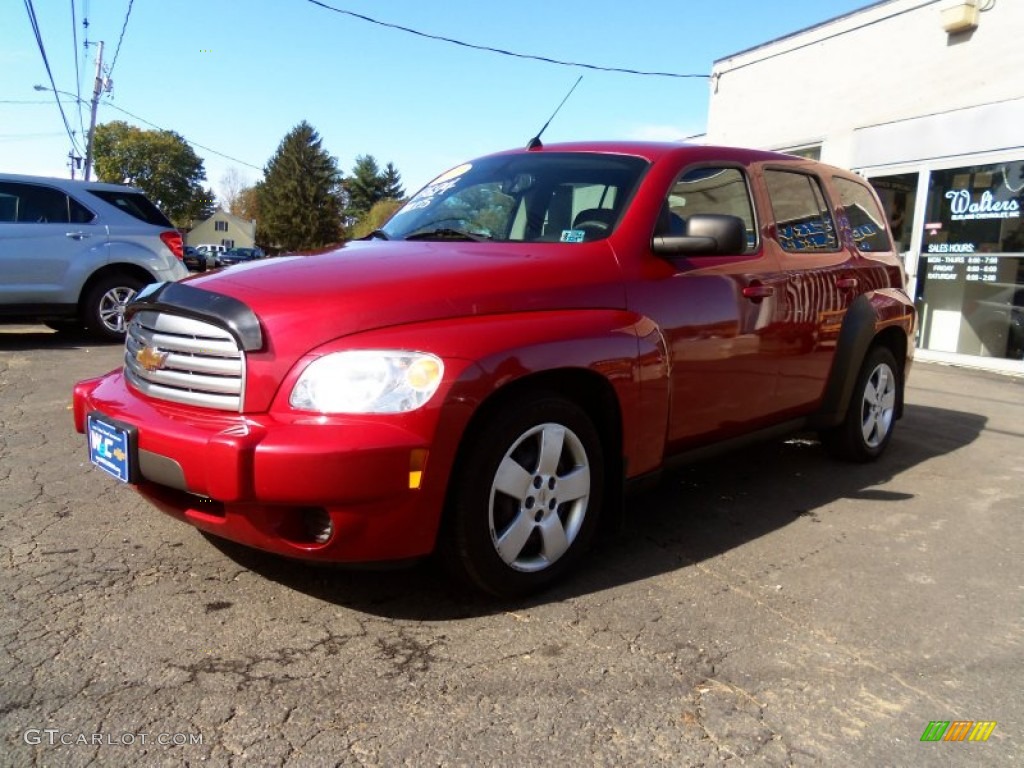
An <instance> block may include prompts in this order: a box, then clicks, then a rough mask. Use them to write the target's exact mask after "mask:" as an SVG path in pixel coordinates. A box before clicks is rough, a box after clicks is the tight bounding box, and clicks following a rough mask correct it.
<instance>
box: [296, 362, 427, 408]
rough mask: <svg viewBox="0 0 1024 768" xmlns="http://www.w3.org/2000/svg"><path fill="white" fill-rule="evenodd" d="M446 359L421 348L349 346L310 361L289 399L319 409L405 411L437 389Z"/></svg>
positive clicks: (421, 403) (417, 406)
mask: <svg viewBox="0 0 1024 768" xmlns="http://www.w3.org/2000/svg"><path fill="white" fill-rule="evenodd" d="M443 375H444V363H442V362H441V360H440V358H437V357H435V356H434V355H428V354H426V353H425V352H406V351H402V350H352V351H348V352H334V353H332V354H330V355H324V356H323V357H321V358H319V359H317V360H314V361H313V362H312V363H310V364H309V365H308V366H307V367H306V370H304V371H303V372H302V375H301V376H299V380H298V381H297V382H295V386H294V387H293V388H292V394H291V396H290V397H289V398H288V403H289V405H291V407H292V408H296V409H298V410H301V411H319V412H321V413H405V412H406V411H412V410H415V409H416V408H419V407H420V406H421V405H423V404H424V403H425V402H427V401H428V400H429V399H430V398H431V397H432V396H433V395H434V393H435V392H436V391H437V388H438V386H439V385H440V384H441V377H442V376H443Z"/></svg>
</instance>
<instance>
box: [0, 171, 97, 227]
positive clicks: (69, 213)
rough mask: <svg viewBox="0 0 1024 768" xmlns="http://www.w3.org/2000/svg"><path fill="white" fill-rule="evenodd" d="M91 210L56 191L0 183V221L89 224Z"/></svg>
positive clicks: (50, 188)
mask: <svg viewBox="0 0 1024 768" xmlns="http://www.w3.org/2000/svg"><path fill="white" fill-rule="evenodd" d="M94 218H95V216H94V215H93V213H92V211H90V210H88V209H87V208H86V207H85V206H83V205H81V204H79V203H78V202H77V201H75V200H73V199H72V198H70V197H68V196H67V195H66V194H64V193H63V192H61V191H60V190H59V189H54V188H53V187H44V186H41V185H39V184H20V183H17V182H8V181H4V182H0V221H6V222H10V223H20V224H68V223H72V224H88V223H89V222H90V221H92V220H93V219H94Z"/></svg>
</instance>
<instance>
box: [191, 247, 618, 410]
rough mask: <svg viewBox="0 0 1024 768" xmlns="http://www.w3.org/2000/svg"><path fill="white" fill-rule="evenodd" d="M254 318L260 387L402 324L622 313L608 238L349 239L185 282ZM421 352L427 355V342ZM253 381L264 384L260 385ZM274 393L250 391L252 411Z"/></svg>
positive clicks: (254, 372)
mask: <svg viewBox="0 0 1024 768" xmlns="http://www.w3.org/2000/svg"><path fill="white" fill-rule="evenodd" d="M187 282H188V284H189V285H190V286H192V287H194V288H201V289H205V290H209V291H213V292H216V293H219V294H223V295H226V296H230V297H232V298H234V299H237V300H239V301H241V302H243V303H244V304H246V305H247V306H248V307H249V308H250V309H251V310H252V311H253V312H255V314H256V315H257V317H258V318H259V321H260V326H261V327H262V329H263V338H264V348H263V350H262V351H261V352H259V353H255V354H251V355H250V356H249V358H248V359H249V374H250V375H249V382H250V385H254V386H255V388H256V389H258V390H266V389H267V388H268V387H269V386H270V384H271V382H274V383H275V386H276V384H277V383H279V382H280V381H281V379H282V378H283V377H284V375H285V374H286V373H287V371H288V369H289V368H290V367H291V366H292V365H293V364H294V363H295V361H296V360H297V359H298V358H299V357H301V356H302V355H304V354H306V353H307V352H309V351H310V350H312V349H315V348H316V347H318V346H320V345H322V344H325V343H327V342H329V341H332V340H334V339H337V338H340V337H343V336H347V335H351V334H354V333H359V332H362V331H369V330H374V329H378V328H386V327H390V326H395V325H401V324H405V323H419V322H424V321H429V320H441V319H447V318H453V317H465V316H473V315H488V314H502V313H509V312H532V311H543V310H554V309H572V308H598V307H600V308H621V307H623V306H624V305H625V294H624V289H623V287H622V281H621V275H620V272H619V268H618V264H617V261H616V259H615V256H614V253H613V251H612V249H611V246H610V244H609V242H608V241H607V240H603V241H597V242H593V243H578V244H572V245H569V246H568V247H567V245H566V244H561V243H470V242H466V243H464V242H456V243H452V242H450V241H449V242H383V241H370V242H355V243H350V244H347V245H345V246H343V247H342V248H339V249H337V250H334V251H330V252H328V253H323V254H318V255H314V256H290V257H283V258H274V259H264V260H260V261H256V262H249V263H246V264H240V265H237V266H232V267H228V268H226V269H222V270H219V271H217V272H212V273H207V274H203V275H199V276H196V277H192V278H189V279H188V280H187ZM419 346H420V348H422V349H429V343H428V341H427V340H424V341H423V343H422V344H421V345H419ZM257 382H263V383H262V385H260V384H258V383H257ZM272 396H273V392H267V391H262V392H256V391H253V386H251V387H250V390H249V391H248V393H247V406H248V408H250V409H260V408H265V407H266V406H267V405H268V404H269V399H270V397H272Z"/></svg>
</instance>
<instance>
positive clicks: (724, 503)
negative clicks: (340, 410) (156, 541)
mask: <svg viewBox="0 0 1024 768" xmlns="http://www.w3.org/2000/svg"><path fill="white" fill-rule="evenodd" d="M985 423H986V418H985V417H983V416H979V415H976V414H971V413H962V412H958V411H951V410H946V409H941V408H932V407H927V406H920V405H909V404H908V405H907V406H906V413H905V416H904V418H903V420H902V421H901V422H900V423H899V425H898V427H897V430H896V433H895V435H894V436H893V440H892V443H891V444H890V445H889V448H888V451H887V452H886V454H885V456H884V457H883V458H882V459H881V460H879V461H878V462H875V463H873V464H848V463H843V462H838V461H835V460H832V459H830V458H829V457H828V456H826V455H825V453H824V451H823V450H822V449H821V446H820V445H819V444H818V443H817V441H816V440H813V439H811V438H809V437H806V436H797V437H793V438H790V439H788V440H786V441H782V442H772V443H765V444H762V445H759V446H753V447H751V448H748V449H745V450H743V451H739V452H736V453H732V454H728V455H725V456H721V457H719V458H717V459H715V460H713V461H707V462H702V463H699V464H693V465H691V466H688V467H686V468H684V469H682V470H680V471H678V472H675V473H672V474H671V475H667V476H666V477H665V478H664V480H663V481H662V483H661V484H660V485H659V486H658V487H657V488H656V489H654V490H651V491H649V492H646V493H643V494H641V495H636V496H631V497H630V498H628V499H627V501H626V509H625V515H624V522H623V524H622V526H621V528H620V529H618V530H617V531H616V532H615V535H614V536H613V537H607V538H609V539H614V541H610V540H606V541H603V542H601V543H599V544H598V545H597V546H596V547H595V550H594V551H592V552H591V553H590V554H589V556H588V558H587V559H586V560H585V562H584V563H583V564H582V567H581V568H579V569H578V570H577V571H576V572H574V573H573V574H571V575H570V576H569V578H568V579H566V580H565V581H564V582H563V583H560V584H558V585H556V586H555V587H553V588H552V589H550V590H548V591H546V592H544V593H542V594H540V595H536V596H534V597H532V598H530V599H528V600H520V601H515V602H508V601H496V600H491V599H488V598H485V597H480V596H477V595H475V594H472V593H470V591H469V590H468V589H467V588H465V587H463V586H461V585H458V584H455V583H454V582H453V581H451V580H450V579H448V578H447V577H446V576H445V575H444V573H443V571H442V569H441V568H440V567H439V566H438V565H437V564H436V563H435V562H434V561H425V562H423V563H420V564H418V565H416V566H413V567H411V568H403V569H397V570H388V571H369V570H351V569H343V568H324V567H322V566H311V565H309V564H306V563H302V562H297V561H291V560H286V559H283V558H279V557H276V556H273V555H268V554H266V553H262V552H258V551H255V550H251V549H248V548H245V547H242V546H239V545H236V544H233V543H231V542H227V541H223V540H219V539H216V538H214V537H209V540H210V541H211V542H212V543H213V544H214V545H215V546H216V547H217V548H218V549H220V550H221V551H222V552H224V553H225V554H226V555H227V556H228V557H230V558H231V559H232V560H234V561H235V562H237V563H238V564H240V565H242V566H243V567H245V568H248V569H250V570H252V571H254V572H256V573H258V574H260V575H261V576H263V577H264V578H267V579H269V580H271V581H274V582H277V583H279V584H282V585H284V586H286V587H288V588H290V589H295V590H298V591H300V592H303V593H305V594H308V595H310V596H312V597H316V598H318V599H321V600H324V601H325V602H328V603H332V604H335V605H339V606H345V607H347V608H351V609H353V610H359V611H363V612H366V613H370V614H374V615H379V616H384V617H390V618H401V619H411V620H420V621H442V620H453V619H460V618H470V617H476V616H484V615H488V614H494V613H502V612H505V611H508V610H512V609H522V608H527V607H529V606H531V605H538V604H544V603H549V602H555V601H559V600H563V599H565V598H571V597H576V596H579V595H584V594H590V593H594V592H599V591H602V590H606V589H611V588H614V587H618V586H621V585H624V584H628V583H631V582H635V581H639V580H642V579H647V578H650V577H652V576H656V575H658V574H661V573H666V572H668V571H672V570H677V569H683V568H687V567H690V566H692V565H693V564H695V563H698V562H701V561H703V560H706V559H708V558H712V557H715V556H716V555H719V554H721V553H723V552H726V551H728V550H730V549H733V548H735V547H738V546H741V545H742V544H744V543H746V542H748V541H751V540H754V539H757V538H759V537H761V536H765V535H768V534H770V533H771V532H772V531H775V530H777V529H780V528H782V527H784V526H786V525H789V524H790V523H791V522H793V521H794V520H796V519H797V518H800V517H810V518H811V519H812V520H813V519H816V518H817V515H818V512H817V511H818V510H822V509H823V508H825V507H827V506H828V505H829V504H831V503H834V502H836V501H838V500H840V499H861V500H869V501H873V502H876V503H878V504H891V505H898V504H900V502H902V501H905V500H907V499H910V498H913V494H908V493H899V492H893V491H888V490H883V489H879V488H877V486H879V485H882V484H885V483H886V482H888V481H890V480H891V479H892V478H893V477H895V476H897V475H899V474H900V473H901V472H904V471H905V470H907V469H909V468H911V467H914V466H916V465H918V464H921V463H923V462H926V461H928V460H929V459H931V458H933V457H935V456H940V455H943V454H945V453H949V452H951V451H954V450H957V449H959V448H962V447H963V446H965V445H968V444H970V443H972V442H973V441H974V440H976V439H977V438H978V436H979V434H980V433H981V431H982V429H983V428H984V427H985Z"/></svg>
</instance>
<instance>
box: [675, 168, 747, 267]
mask: <svg viewBox="0 0 1024 768" xmlns="http://www.w3.org/2000/svg"><path fill="white" fill-rule="evenodd" d="M704 213H716V214H725V215H727V216H735V217H737V218H738V219H740V220H741V221H742V222H743V228H744V229H745V230H746V233H747V246H746V251H750V250H752V249H754V248H755V247H756V246H757V224H756V222H755V221H754V207H753V204H752V203H751V198H750V187H749V186H748V184H747V179H746V176H744V175H743V172H742V171H740V170H739V169H738V168H721V167H700V168H690V169H688V170H686V171H685V172H684V173H683V174H682V176H680V177H679V178H678V179H677V180H676V183H675V184H673V185H672V189H671V190H669V193H668V197H667V198H666V200H665V205H664V206H662V212H661V217H660V219H659V222H658V229H657V231H656V232H655V234H656V235H684V234H686V220H687V219H688V218H690V217H691V216H693V215H695V214H704Z"/></svg>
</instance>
